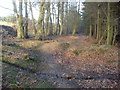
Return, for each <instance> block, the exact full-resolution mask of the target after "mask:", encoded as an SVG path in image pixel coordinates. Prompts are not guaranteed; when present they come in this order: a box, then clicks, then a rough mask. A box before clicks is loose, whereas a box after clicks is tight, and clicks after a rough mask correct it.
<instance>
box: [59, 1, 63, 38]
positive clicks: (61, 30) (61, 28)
mask: <svg viewBox="0 0 120 90" xmlns="http://www.w3.org/2000/svg"><path fill="white" fill-rule="evenodd" d="M61 10H62V11H61V25H60V36H61V35H62V32H63V18H64V2H62V8H61Z"/></svg>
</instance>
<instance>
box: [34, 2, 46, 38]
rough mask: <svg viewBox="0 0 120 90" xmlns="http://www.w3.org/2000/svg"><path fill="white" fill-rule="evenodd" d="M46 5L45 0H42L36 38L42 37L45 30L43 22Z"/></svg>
mask: <svg viewBox="0 0 120 90" xmlns="http://www.w3.org/2000/svg"><path fill="white" fill-rule="evenodd" d="M44 6H45V2H44V0H42V2H40V11H39V18H38V24H37V33H36V36H35V38H36V39H42V36H43V35H42V34H43V33H42V30H43V27H44V26H43V22H44Z"/></svg>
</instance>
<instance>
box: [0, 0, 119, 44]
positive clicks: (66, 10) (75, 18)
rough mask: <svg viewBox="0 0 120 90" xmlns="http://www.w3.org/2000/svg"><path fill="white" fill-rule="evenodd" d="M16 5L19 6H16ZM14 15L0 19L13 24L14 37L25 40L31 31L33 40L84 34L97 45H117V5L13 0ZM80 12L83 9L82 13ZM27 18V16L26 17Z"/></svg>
mask: <svg viewBox="0 0 120 90" xmlns="http://www.w3.org/2000/svg"><path fill="white" fill-rule="evenodd" d="M17 5H19V6H17ZM13 6H14V15H13V16H8V17H5V18H3V17H2V18H1V20H6V21H10V22H11V21H12V22H14V23H16V27H17V29H18V30H17V37H18V38H28V37H31V36H30V35H28V31H30V30H31V32H32V37H34V38H35V39H47V37H48V36H52V35H55V36H56V35H60V36H61V35H75V34H80V33H84V34H86V35H89V36H91V37H94V38H95V39H96V40H97V42H96V43H99V44H101V43H104V44H109V45H115V44H116V43H117V42H119V39H120V34H119V19H120V17H119V16H120V15H119V11H120V4H119V3H118V2H80V1H79V2H44V0H43V1H42V2H31V1H30V0H29V1H28V2H27V1H26V0H22V1H21V2H19V3H18V2H17V3H16V1H15V0H13ZM37 7H39V18H38V20H36V19H35V18H34V16H35V14H36V13H33V8H37ZM81 9H82V10H81ZM28 16H29V17H28Z"/></svg>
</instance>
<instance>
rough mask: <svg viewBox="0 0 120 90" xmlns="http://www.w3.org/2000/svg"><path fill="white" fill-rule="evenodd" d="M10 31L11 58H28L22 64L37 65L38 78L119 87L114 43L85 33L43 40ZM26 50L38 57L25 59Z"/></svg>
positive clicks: (59, 85) (56, 83)
mask: <svg viewBox="0 0 120 90" xmlns="http://www.w3.org/2000/svg"><path fill="white" fill-rule="evenodd" d="M8 34H9V33H7V35H6V34H5V35H4V39H3V45H4V44H5V46H4V47H6V48H5V49H4V52H5V54H6V55H8V54H9V55H11V58H12V59H11V60H16V63H17V64H19V65H21V61H22V62H24V64H23V65H21V66H24V67H26V68H28V69H31V68H33V69H34V70H35V69H36V67H37V72H36V73H37V78H36V80H39V78H45V79H47V80H48V81H49V82H50V83H52V85H53V86H54V87H56V88H99V87H100V88H102V87H103V88H110V87H114V88H116V87H117V85H118V50H117V48H116V47H114V46H109V45H98V44H95V43H96V42H95V40H94V39H91V38H90V37H88V36H85V35H76V36H60V37H53V38H51V39H52V40H43V41H39V40H32V39H17V38H15V37H8ZM6 45H7V46H6ZM9 48H11V49H10V50H9ZM17 48H18V50H17ZM21 50H23V51H21ZM25 51H26V52H27V53H28V54H29V55H30V56H34V57H36V58H37V60H36V61H31V62H29V61H25V56H24V55H22V54H25V53H24V52H25ZM21 53H22V54H21ZM17 54H18V55H17ZM16 56H17V58H16ZM23 56H24V57H23ZM21 57H23V58H21ZM13 63H14V62H13ZM25 73H26V72H25ZM42 73H43V74H42ZM32 76H33V77H34V74H33V75H32ZM33 77H32V78H33ZM5 78H6V77H5ZM19 79H20V80H21V78H19ZM6 80H7V79H6ZM38 86H39V85H37V86H36V87H38ZM33 87H34V86H33Z"/></svg>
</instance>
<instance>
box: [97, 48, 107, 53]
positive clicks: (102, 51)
mask: <svg viewBox="0 0 120 90" xmlns="http://www.w3.org/2000/svg"><path fill="white" fill-rule="evenodd" d="M98 52H99V53H101V54H105V53H106V50H104V49H102V48H99V49H98Z"/></svg>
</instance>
